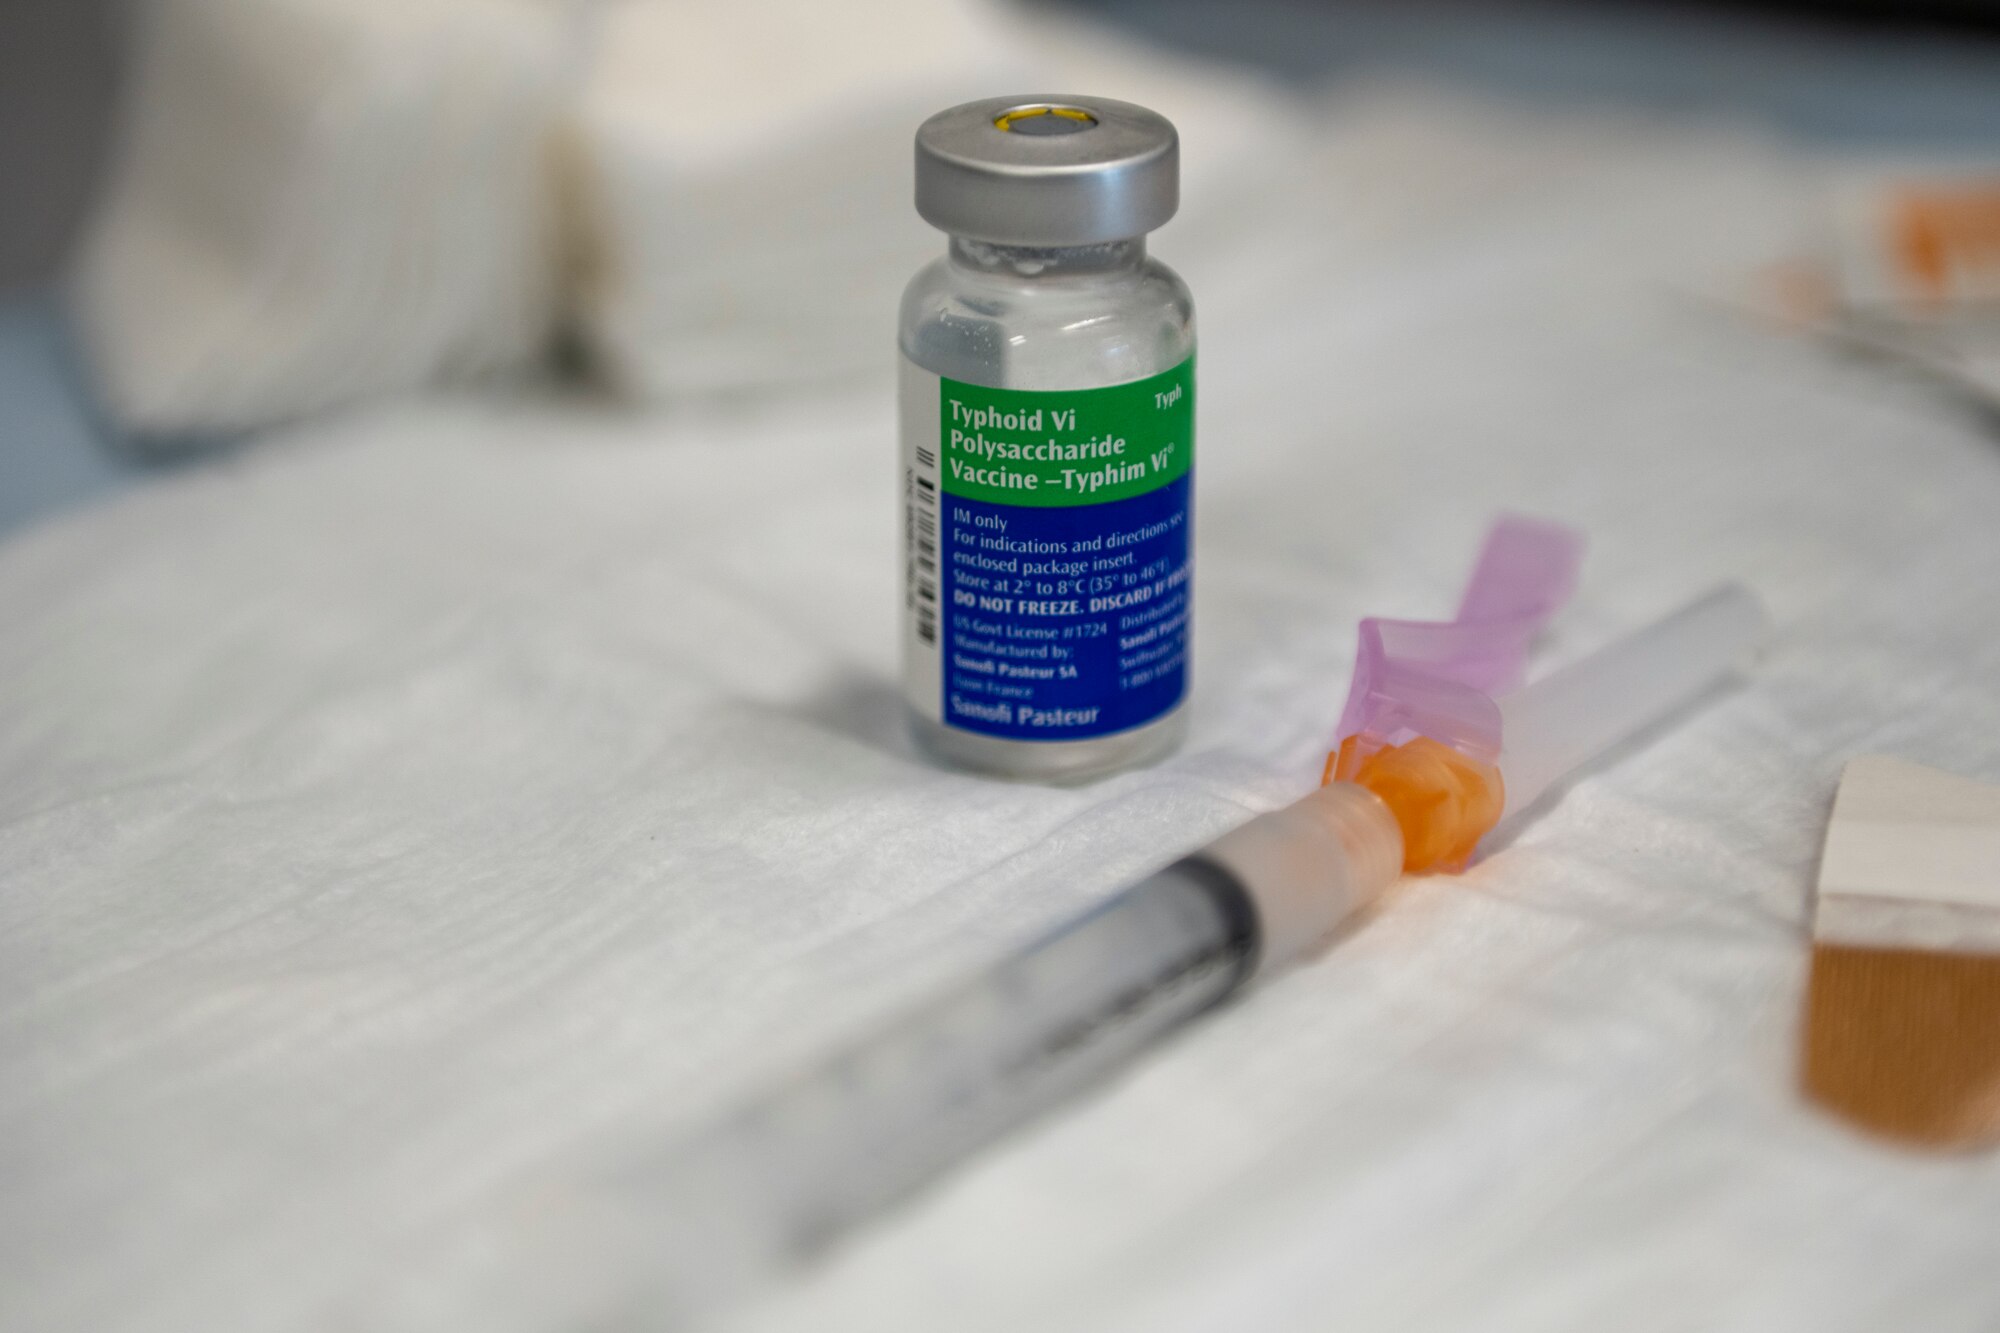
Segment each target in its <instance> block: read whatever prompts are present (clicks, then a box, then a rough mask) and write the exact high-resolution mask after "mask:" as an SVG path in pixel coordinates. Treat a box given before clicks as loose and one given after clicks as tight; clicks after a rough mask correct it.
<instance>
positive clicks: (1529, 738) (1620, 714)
mask: <svg viewBox="0 0 2000 1333" xmlns="http://www.w3.org/2000/svg"><path fill="white" fill-rule="evenodd" d="M1769 629H1770V617H1769V616H1768V614H1767V613H1766V612H1765V610H1764V604H1763V603H1762V602H1761V601H1759V600H1758V599H1757V596H1756V595H1755V594H1754V593H1752V592H1751V591H1750V590H1749V589H1748V588H1745V587H1743V586H1742V585H1741V584H1735V583H1730V584H1724V585H1723V586H1722V587H1719V588H1717V589H1715V590H1714V591H1712V592H1710V593H1708V594H1707V595H1705V596H1703V597H1701V598H1699V599H1697V600H1696V601H1694V602H1692V603H1690V604H1689V605H1688V606H1686V607H1683V608H1682V609H1681V610H1679V611H1677V612H1675V613H1673V614H1672V615H1670V616H1668V617H1666V618H1665V619H1664V620H1659V621H1656V622H1654V623H1653V624H1651V625H1649V626H1647V627H1646V628H1645V629H1642V630H1639V631H1637V632H1636V633H1633V634H1631V635H1628V636H1627V637H1626V638H1623V639H1620V640H1619V641H1617V642H1616V643H1613V644H1610V645H1609V646H1607V647H1605V648H1603V649H1600V650H1599V651H1597V652H1595V653H1592V654H1591V655H1590V656H1589V657H1586V658H1584V659H1582V660H1581V661H1578V662H1574V663H1572V664H1570V665H1569V666H1566V667H1564V668H1562V669H1561V670H1559V671H1555V672H1552V673H1551V674H1549V675H1548V676H1545V677H1543V678H1542V679H1541V680H1538V681H1536V682H1535V683H1534V684H1532V685H1529V686H1527V687H1526V688H1524V689H1521V690H1517V691H1515V692H1514V693H1513V694H1510V695H1507V696H1506V697H1505V698H1502V699H1500V700H1498V701H1497V702H1498V704H1499V707H1500V747H1501V748H1500V764H1499V766H1500V779H1501V782H1502V784H1503V786H1504V787H1505V795H1506V810H1505V815H1504V816H1503V818H1505V817H1511V816H1514V815H1517V814H1519V813H1521V812H1522V811H1524V810H1526V809H1527V808H1528V807H1530V806H1532V805H1533V804H1534V803H1535V802H1536V801H1537V800H1539V799H1540V798H1541V796H1542V794H1543V793H1544V792H1546V791H1548V790H1549V788H1551V787H1553V786H1555V785H1556V784H1558V783H1560V782H1561V781H1562V780H1563V779H1564V778H1566V777H1568V776H1569V775H1570V774H1572V773H1574V772H1576V771H1577V770H1578V769H1580V768H1582V767H1584V766H1585V765H1586V764H1588V763H1590V762H1591V761H1592V760H1594V759H1596V758H1597V757H1598V756H1599V755H1601V754H1603V753H1604V752H1605V751H1607V750H1609V749H1611V748H1612V747H1613V746H1615V745H1617V744H1618V743H1619V742H1621V741H1624V740H1626V739H1628V738H1630V737H1632V736H1635V735H1637V734H1638V733H1640V732H1642V731H1644V730H1646V728H1648V727H1650V726H1652V725H1654V724H1655V723H1657V722H1659V721H1661V720H1663V719H1664V718H1666V717H1667V716H1668V715H1669V714H1671V713H1673V712H1674V711H1675V710H1677V709H1679V708H1681V707H1682V706H1683V705H1686V704H1688V703H1691V702H1693V701H1694V700H1695V699H1696V698H1697V697H1699V696H1700V695H1701V694H1702V693H1703V692H1704V691H1706V690H1708V689H1709V688H1710V687H1711V686H1713V685H1715V684H1716V683H1717V682H1718V681H1720V680H1722V679H1723V677H1725V676H1727V675H1728V674H1729V673H1730V672H1731V671H1734V670H1736V669H1738V668H1740V667H1742V666H1744V665H1746V664H1747V663H1748V661H1749V659H1750V657H1751V655H1752V654H1753V652H1754V651H1755V649H1756V647H1757V645H1758V644H1759V643H1760V642H1761V641H1762V640H1763V638H1764V636H1765V634H1766V633H1767V632H1768V631H1769Z"/></svg>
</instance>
